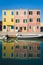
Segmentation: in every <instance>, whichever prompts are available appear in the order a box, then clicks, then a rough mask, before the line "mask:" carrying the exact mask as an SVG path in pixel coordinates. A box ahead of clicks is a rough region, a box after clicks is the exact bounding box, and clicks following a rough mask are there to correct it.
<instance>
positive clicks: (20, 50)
mask: <svg viewBox="0 0 43 65" xmlns="http://www.w3.org/2000/svg"><path fill="white" fill-rule="evenodd" d="M0 51H1V53H0V57H2V58H16V59H33V58H38V59H40V54H41V52H40V42H39V41H28V40H26V41H25V40H15V41H14V42H5V41H2V43H1V42H0Z"/></svg>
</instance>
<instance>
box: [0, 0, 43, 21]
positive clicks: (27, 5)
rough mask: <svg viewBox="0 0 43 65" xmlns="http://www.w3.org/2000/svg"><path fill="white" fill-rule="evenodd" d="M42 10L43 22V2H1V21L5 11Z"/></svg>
mask: <svg viewBox="0 0 43 65" xmlns="http://www.w3.org/2000/svg"><path fill="white" fill-rule="evenodd" d="M20 8H23V9H40V10H41V22H43V0H0V21H1V20H2V10H3V9H5V10H6V9H8V10H11V9H13V10H14V9H20Z"/></svg>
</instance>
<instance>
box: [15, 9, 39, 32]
mask: <svg viewBox="0 0 43 65" xmlns="http://www.w3.org/2000/svg"><path fill="white" fill-rule="evenodd" d="M14 19H15V29H16V30H18V31H20V32H40V10H27V9H20V10H15V17H14Z"/></svg>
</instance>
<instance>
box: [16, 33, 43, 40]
mask: <svg viewBox="0 0 43 65" xmlns="http://www.w3.org/2000/svg"><path fill="white" fill-rule="evenodd" d="M17 38H18V39H36V38H38V39H39V38H43V34H28V35H22V34H21V35H17Z"/></svg>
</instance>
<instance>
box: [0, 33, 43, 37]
mask: <svg viewBox="0 0 43 65" xmlns="http://www.w3.org/2000/svg"><path fill="white" fill-rule="evenodd" d="M17 34H18V35H42V36H43V32H30V33H29V32H17V33H15V32H0V36H5V35H9V36H10V37H16V35H17Z"/></svg>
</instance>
